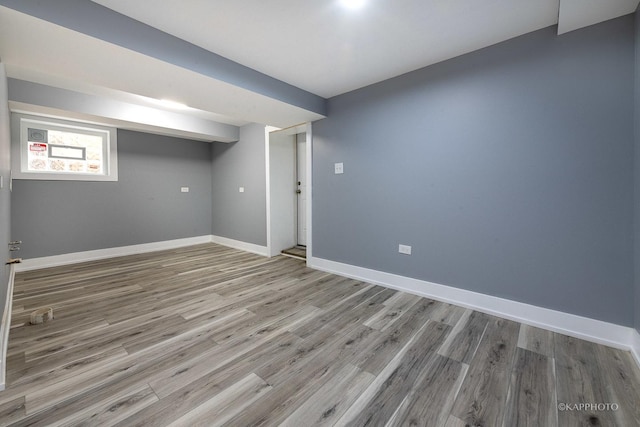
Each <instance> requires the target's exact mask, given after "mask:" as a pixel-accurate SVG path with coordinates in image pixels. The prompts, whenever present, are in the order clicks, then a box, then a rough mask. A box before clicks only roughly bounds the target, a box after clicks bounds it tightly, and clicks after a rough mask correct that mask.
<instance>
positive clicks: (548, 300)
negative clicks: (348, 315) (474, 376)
mask: <svg viewBox="0 0 640 427" xmlns="http://www.w3.org/2000/svg"><path fill="white" fill-rule="evenodd" d="M633 81H634V18H633V16H627V17H623V18H619V19H615V20H612V21H608V22H605V23H602V24H599V25H595V26H591V27H588V28H585V29H582V30H578V31H574V32H571V33H568V34H565V35H563V36H557V35H556V28H555V27H550V28H546V29H543V30H540V31H537V32H534V33H530V34H527V35H524V36H521V37H518V38H516V39H513V40H510V41H507V42H504V43H500V44H498V45H495V46H492V47H489V48H486V49H483V50H480V51H477V52H474V53H470V54H467V55H464V56H461V57H458V58H455V59H452V60H449V61H446V62H443V63H440V64H436V65H433V66H430V67H427V68H424V69H421V70H418V71H415V72H412V73H409V74H406V75H403V76H400V77H397V78H394V79H391V80H387V81H385V82H382V83H379V84H376V85H373V86H369V87H366V88H363V89H360V90H357V91H354V92H351V93H347V94H344V95H341V96H338V97H335V98H332V99H330V100H329V111H328V113H329V114H328V118H326V119H324V120H321V121H318V122H316V123H314V128H313V132H314V153H313V195H314V199H313V209H314V211H313V254H314V257H318V258H324V259H328V260H333V261H338V262H342V263H347V264H351V265H355V266H360V267H365V268H370V269H374V270H380V271H385V272H390V273H395V274H399V275H402V276H407V277H412V278H417V279H422V280H426V281H430V282H435V283H439V284H444V285H449V286H453V287H457V288H462V289H466V290H470V291H475V292H480V293H483V294H488V295H493V296H497V297H501V298H506V299H510V300H515V301H521V302H525V303H529V304H533V305H536V306H541V307H547V308H550V309H554V310H560V311H564V312H568V313H573V314H576V315H582V316H586V317H590V318H595V319H600V320H603V321H608V322H612V323H616V324H620V325H624V326H631V325H633V323H634V308H633V298H632V297H631V296H632V295H633V293H634V290H633V287H634V284H633V273H634V267H633V258H632V253H633V194H634V193H633V155H634V117H633V114H634V95H633V93H634V92H633V89H634V88H633ZM336 162H343V163H344V174H342V175H336V174H334V171H333V169H334V163H336ZM398 244H405V245H411V246H412V251H413V253H412V255H410V256H407V255H402V254H399V253H398ZM636 287H637V286H636Z"/></svg>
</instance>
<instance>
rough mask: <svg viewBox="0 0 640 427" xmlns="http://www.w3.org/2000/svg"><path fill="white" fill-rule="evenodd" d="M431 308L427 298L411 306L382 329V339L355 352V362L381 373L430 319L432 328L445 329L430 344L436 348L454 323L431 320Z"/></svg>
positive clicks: (369, 370) (366, 368) (431, 349)
mask: <svg viewBox="0 0 640 427" xmlns="http://www.w3.org/2000/svg"><path fill="white" fill-rule="evenodd" d="M430 308H431V305H430V304H429V303H428V302H427V301H424V302H421V303H418V304H416V305H414V306H413V307H411V308H410V309H409V310H408V311H407V312H406V313H404V314H403V315H402V316H401V318H400V319H399V320H398V321H397V322H395V323H394V324H393V325H392V326H391V327H390V328H388V329H385V330H384V331H380V333H379V339H377V340H376V341H374V342H372V343H371V344H370V345H369V346H368V347H367V348H363V349H362V350H361V351H360V352H359V353H358V354H357V355H355V356H354V357H355V358H354V362H353V363H354V364H355V365H356V366H358V367H360V368H361V369H363V370H365V371H367V372H370V373H372V374H374V375H378V374H379V373H380V372H381V371H382V370H383V369H384V368H385V367H386V366H387V364H388V363H389V362H390V361H391V360H392V359H393V358H394V357H395V355H396V354H397V353H398V352H399V351H400V350H401V349H402V348H403V347H404V346H405V345H406V344H407V343H408V342H410V341H411V340H412V339H413V338H414V337H415V335H416V334H417V333H418V331H419V330H421V329H422V328H423V327H424V326H425V325H426V324H427V323H431V325H430V328H432V327H435V328H437V329H438V330H441V331H443V333H442V334H437V335H434V337H437V340H433V341H431V342H430V344H429V345H430V347H429V348H426V349H425V350H428V351H434V352H435V351H436V350H437V349H438V348H440V346H441V345H442V343H443V341H444V340H445V339H446V337H447V336H448V335H450V334H451V327H450V326H448V325H444V324H441V323H438V322H433V321H431V320H430V319H429V317H428V313H429V309H430Z"/></svg>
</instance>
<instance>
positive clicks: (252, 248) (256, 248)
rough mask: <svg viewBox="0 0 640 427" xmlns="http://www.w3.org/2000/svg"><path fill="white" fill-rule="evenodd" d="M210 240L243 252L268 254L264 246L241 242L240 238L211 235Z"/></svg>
mask: <svg viewBox="0 0 640 427" xmlns="http://www.w3.org/2000/svg"><path fill="white" fill-rule="evenodd" d="M211 241H212V242H213V243H217V244H219V245H222V246H227V247H230V248H233V249H239V250H241V251H245V252H251V253H254V254H258V255H262V256H269V252H268V251H267V247H266V246H260V245H256V244H253V243H247V242H242V241H240V240H234V239H229V238H227V237H221V236H211Z"/></svg>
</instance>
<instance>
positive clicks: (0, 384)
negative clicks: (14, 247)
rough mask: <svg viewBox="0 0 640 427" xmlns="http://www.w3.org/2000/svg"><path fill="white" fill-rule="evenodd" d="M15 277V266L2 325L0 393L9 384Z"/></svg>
mask: <svg viewBox="0 0 640 427" xmlns="http://www.w3.org/2000/svg"><path fill="white" fill-rule="evenodd" d="M14 277H15V264H12V265H11V266H10V267H9V284H8V286H7V297H6V298H7V299H6V300H5V302H4V314H3V315H2V324H0V358H1V359H0V391H2V390H4V389H5V388H6V382H7V348H8V345H9V331H10V329H11V310H12V306H13V278H14Z"/></svg>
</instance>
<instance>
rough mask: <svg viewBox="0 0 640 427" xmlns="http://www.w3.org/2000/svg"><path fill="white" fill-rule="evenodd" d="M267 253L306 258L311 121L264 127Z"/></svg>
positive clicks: (308, 241) (308, 242)
mask: <svg viewBox="0 0 640 427" xmlns="http://www.w3.org/2000/svg"><path fill="white" fill-rule="evenodd" d="M266 141H267V147H266V150H267V248H268V252H269V256H276V255H280V254H281V255H285V256H289V257H293V258H298V259H307V256H308V255H309V254H310V249H311V248H310V240H311V227H310V224H311V220H310V218H311V210H310V202H311V194H310V193H311V185H310V180H311V168H310V167H309V164H310V160H311V124H310V123H307V124H303V125H299V126H294V127H292V128H287V129H282V130H273V129H267V138H266Z"/></svg>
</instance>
